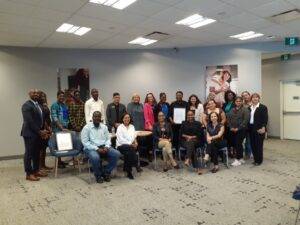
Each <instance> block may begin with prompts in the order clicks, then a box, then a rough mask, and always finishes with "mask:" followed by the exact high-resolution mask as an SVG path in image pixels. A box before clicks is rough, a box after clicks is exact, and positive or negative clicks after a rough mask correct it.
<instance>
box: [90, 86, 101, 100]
mask: <svg viewBox="0 0 300 225" xmlns="http://www.w3.org/2000/svg"><path fill="white" fill-rule="evenodd" d="M91 95H92V97H93V99H94V100H95V101H97V100H98V98H99V92H98V90H97V89H92V91H91Z"/></svg>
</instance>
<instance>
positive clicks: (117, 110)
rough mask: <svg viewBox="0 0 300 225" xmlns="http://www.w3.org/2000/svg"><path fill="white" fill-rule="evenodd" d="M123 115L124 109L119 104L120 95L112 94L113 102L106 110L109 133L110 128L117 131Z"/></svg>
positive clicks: (123, 106)
mask: <svg viewBox="0 0 300 225" xmlns="http://www.w3.org/2000/svg"><path fill="white" fill-rule="evenodd" d="M125 113H126V107H125V105H123V104H121V103H120V94H119V93H117V92H116V93H114V94H113V102H112V103H110V104H108V106H107V108H106V122H107V123H106V124H107V127H108V130H109V131H110V132H112V128H114V129H115V131H117V128H118V126H119V125H120V124H121V123H122V122H123V121H122V117H123V115H124V114H125Z"/></svg>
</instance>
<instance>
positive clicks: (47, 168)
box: [41, 166, 53, 171]
mask: <svg viewBox="0 0 300 225" xmlns="http://www.w3.org/2000/svg"><path fill="white" fill-rule="evenodd" d="M41 169H42V170H46V171H51V170H53V167H49V166H43V167H42V168H41Z"/></svg>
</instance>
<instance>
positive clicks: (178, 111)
mask: <svg viewBox="0 0 300 225" xmlns="http://www.w3.org/2000/svg"><path fill="white" fill-rule="evenodd" d="M185 111H186V109H185V108H174V116H173V117H174V123H176V124H182V121H185Z"/></svg>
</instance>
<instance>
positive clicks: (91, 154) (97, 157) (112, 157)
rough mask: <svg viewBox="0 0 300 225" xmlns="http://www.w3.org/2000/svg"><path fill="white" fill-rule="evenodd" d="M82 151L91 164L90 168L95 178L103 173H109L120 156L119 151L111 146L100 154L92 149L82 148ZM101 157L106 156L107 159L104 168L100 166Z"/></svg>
mask: <svg viewBox="0 0 300 225" xmlns="http://www.w3.org/2000/svg"><path fill="white" fill-rule="evenodd" d="M84 152H85V154H86V155H87V156H88V158H89V160H90V162H91V164H92V168H93V171H94V175H95V177H96V179H97V178H99V177H101V176H104V175H109V174H110V173H111V171H113V169H114V168H116V166H117V162H118V160H119V158H120V152H119V151H117V150H115V149H114V148H112V147H110V148H109V149H108V151H107V153H106V154H104V155H102V154H100V153H99V152H97V151H96V150H93V149H92V150H89V149H84ZM103 157H107V161H108V164H107V166H106V167H105V168H103V167H102V160H101V158H103Z"/></svg>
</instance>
